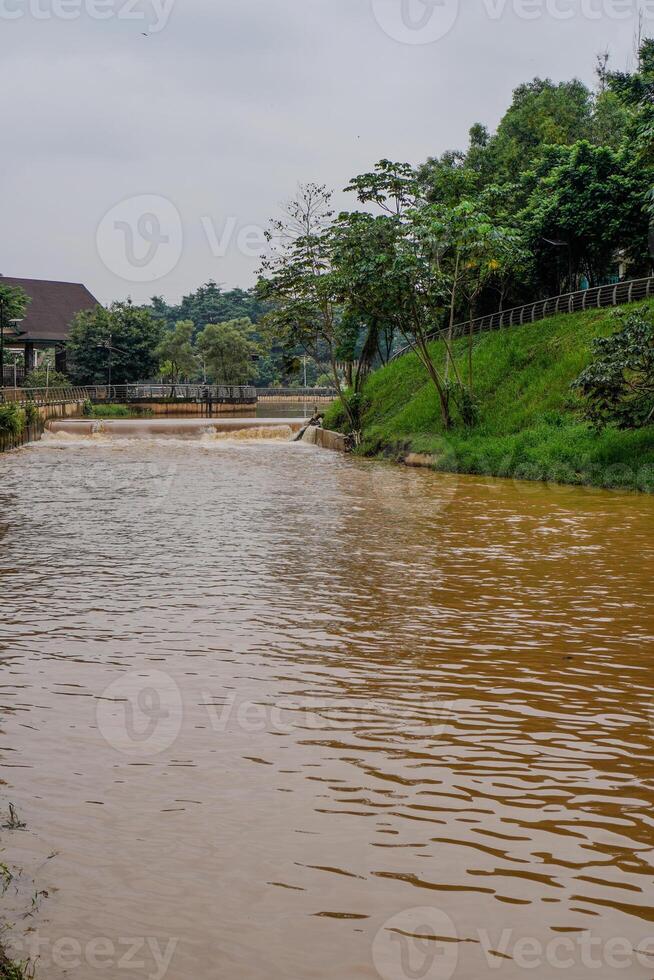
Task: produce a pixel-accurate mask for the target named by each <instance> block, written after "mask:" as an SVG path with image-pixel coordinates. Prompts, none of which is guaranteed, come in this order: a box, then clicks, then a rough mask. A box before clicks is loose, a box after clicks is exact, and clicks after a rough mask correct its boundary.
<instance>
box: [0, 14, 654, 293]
mask: <svg viewBox="0 0 654 980" xmlns="http://www.w3.org/2000/svg"><path fill="white" fill-rule="evenodd" d="M641 5H642V6H643V7H644V13H645V31H646V33H654V2H653V0H644V2H643V0H641ZM637 9H638V0H461V2H460V4H459V3H458V2H457V0H429V2H428V3H427V2H426V0H234V2H227V0H0V31H2V39H3V48H2V50H3V58H2V63H1V65H0V92H1V93H2V95H1V100H2V110H3V111H2V119H3V140H2V143H3V149H2V154H1V155H0V174H1V181H2V182H1V188H2V192H1V193H2V225H3V232H4V233H3V235H2V240H1V245H0V249H1V255H0V273H2V274H4V275H12V276H25V277H36V278H44V279H64V280H73V281H83V282H85V283H86V284H87V285H88V287H89V288H90V289H91V290H92V292H94V294H95V295H96V296H97V297H98V299H100V300H101V301H103V302H105V301H109V300H111V299H117V298H124V297H126V296H127V295H131V296H132V297H133V298H134V299H136V300H145V299H147V298H148V297H150V296H151V295H153V294H154V293H161V294H163V295H164V296H165V297H166V298H168V299H169V300H171V301H173V300H176V299H178V298H179V297H180V296H181V295H182V294H183V293H185V292H188V291H190V290H191V289H192V288H194V287H195V286H197V285H198V284H200V283H202V282H204V281H206V280H207V279H209V278H214V279H216V280H218V281H219V282H222V283H225V285H226V286H229V287H231V286H235V285H240V286H244V287H246V286H249V285H251V284H252V283H253V281H254V273H255V270H256V268H257V265H258V261H257V259H256V252H257V249H258V246H259V234H258V232H257V231H256V229H257V227H261V226H263V225H264V224H265V222H266V219H267V218H268V217H269V216H270V215H272V214H274V213H275V212H276V210H277V208H278V205H279V203H280V202H281V201H283V200H284V199H285V198H287V197H288V196H290V194H291V193H292V192H293V189H294V188H295V186H296V184H297V182H298V181H308V180H316V181H319V182H325V183H327V184H329V185H330V186H333V187H334V188H342V187H343V186H344V184H345V183H346V182H347V180H348V178H349V177H350V176H351V175H353V174H355V173H359V172H361V171H363V170H365V169H368V168H369V167H370V165H371V164H372V163H373V162H374V161H375V160H377V159H379V158H380V157H382V156H386V157H391V158H394V159H402V160H409V161H412V162H418V161H421V160H423V159H424V158H425V157H426V156H428V155H432V154H437V153H440V152H442V151H443V150H445V149H448V148H451V147H458V146H462V145H464V144H465V141H466V134H467V131H468V129H469V127H470V125H471V124H472V123H473V122H474V121H476V120H481V121H483V122H485V123H486V124H488V125H489V126H491V127H493V126H494V125H496V123H497V121H498V119H499V117H500V115H501V113H502V111H503V110H504V109H505V108H506V106H507V104H508V102H509V100H510V96H511V91H512V89H513V88H514V87H515V86H516V85H518V84H519V83H520V82H522V81H525V80H527V79H530V78H532V77H533V76H534V75H541V76H551V77H553V78H554V79H557V80H559V79H563V78H569V77H572V76H574V75H576V76H578V77H581V78H583V79H585V80H586V81H589V82H590V81H592V77H593V66H594V58H595V54H596V53H597V52H598V51H600V50H602V49H605V48H607V47H608V48H609V49H610V50H611V52H612V57H613V64H614V66H615V67H624V66H626V65H627V64H629V63H630V59H631V56H632V49H633V37H634V32H635V27H636V21H637ZM648 29H649V30H648ZM144 34H145V35H147V36H144ZM345 200H349V198H345Z"/></svg>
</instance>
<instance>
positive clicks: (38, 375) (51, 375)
mask: <svg viewBox="0 0 654 980" xmlns="http://www.w3.org/2000/svg"><path fill="white" fill-rule="evenodd" d="M23 385H24V387H25V388H70V380H69V379H68V377H67V376H66V375H65V374H62V373H61V371H55V370H54V368H47V367H45V366H41V367H38V368H36V369H35V370H34V371H30V373H29V374H28V375H27V377H26V378H25V381H24V382H23Z"/></svg>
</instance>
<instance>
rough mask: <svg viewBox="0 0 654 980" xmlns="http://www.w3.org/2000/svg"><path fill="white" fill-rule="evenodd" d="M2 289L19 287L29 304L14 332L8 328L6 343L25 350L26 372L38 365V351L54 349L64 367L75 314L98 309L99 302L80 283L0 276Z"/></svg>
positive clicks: (59, 364) (61, 365)
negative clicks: (65, 351)
mask: <svg viewBox="0 0 654 980" xmlns="http://www.w3.org/2000/svg"><path fill="white" fill-rule="evenodd" d="M0 286H19V287H20V288H21V289H23V290H24V291H25V293H27V295H28V296H29V299H30V302H29V303H28V305H27V312H26V314H25V318H24V319H23V320H22V321H21V323H20V324H18V325H17V327H16V329H15V331H12V330H11V329H7V327H6V326H5V340H6V343H7V345H8V346H10V347H12V348H21V347H22V348H23V349H24V351H25V371H31V370H32V369H33V368H34V367H35V366H36V352H37V350H38V349H42V350H43V349H47V348H50V349H51V348H54V349H55V351H56V357H57V362H58V365H57V366H58V367H59V369H60V370H62V369H64V367H65V356H64V345H65V343H66V341H67V339H68V334H69V332H70V326H71V323H72V322H73V319H74V317H75V314H77V313H80V312H82V310H92V309H94V308H95V307H96V306H99V305H100V304H99V303H98V301H97V299H96V298H95V296H93V295H92V293H90V292H89V291H88V289H87V288H86V286H83V285H82V283H80V282H50V280H48V279H16V278H14V277H13V276H0Z"/></svg>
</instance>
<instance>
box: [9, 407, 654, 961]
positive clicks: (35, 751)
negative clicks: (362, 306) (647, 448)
mask: <svg viewBox="0 0 654 980" xmlns="http://www.w3.org/2000/svg"><path fill="white" fill-rule="evenodd" d="M275 414H277V412H275ZM0 470H1V471H2V476H3V479H2V484H1V486H2V488H3V489H2V490H0V595H1V603H2V623H1V627H0V629H1V632H0V636H1V637H2V644H1V654H0V655H1V657H2V662H3V668H4V669H3V674H2V699H1V703H2V706H3V707H2V715H3V719H2V720H3V724H2V728H3V730H4V734H3V737H2V749H1V757H2V762H3V775H4V778H5V780H6V781H7V784H8V785H7V786H6V787H3V793H2V794H1V795H2V800H3V806H4V808H6V802H4V801H8V800H12V801H13V802H15V803H16V806H17V808H18V812H19V814H20V815H21V817H22V819H24V820H25V821H26V822H27V825H28V827H27V830H26V831H22V832H9V831H2V844H3V847H4V848H5V850H4V852H3V854H2V856H1V857H0V860H1V861H5V860H7V861H11V862H12V863H14V864H15V865H19V866H22V867H23V868H24V869H25V876H26V883H25V884H24V886H21V887H23V891H24V894H16V893H15V892H14V891H10V892H8V894H7V896H6V899H7V901H9V903H10V907H11V908H14V907H15V908H16V909H17V908H18V906H19V904H20V901H24V903H27V906H28V907H29V901H30V896H31V894H32V893H34V892H43V891H46V892H48V897H45V896H41V897H40V898H39V900H38V901H37V902H36V906H35V911H33V914H30V916H29V918H28V919H21V920H20V921H19V922H18V923H17V926H16V928H15V930H14V931H13V936H14V940H15V942H16V951H18V952H20V951H21V950H29V949H33V944H34V941H35V937H36V938H37V939H38V940H39V943H40V956H41V967H40V975H41V976H43V977H47V978H48V980H60V978H64V977H66V978H74V980H93V978H94V977H96V976H97V977H101V976H105V977H106V976H110V977H111V978H112V980H114V978H116V977H125V978H128V980H132V978H138V977H158V978H162V977H164V976H165V977H166V978H168V980H191V978H193V980H209V978H223V977H224V978H229V980H254V978H256V980H259V978H261V980H264V978H265V980H271V978H293V980H308V978H330V980H331V978H334V980H336V978H339V980H359V978H375V977H382V978H384V980H409V978H412V980H415V978H416V977H417V978H420V980H425V978H426V980H432V978H437V980H450V978H452V977H455V978H460V980H476V978H479V977H483V976H494V975H495V974H497V975H498V976H500V977H507V978H516V977H523V976H526V975H529V976H535V977H539V978H550V977H552V976H558V975H563V976H565V977H573V978H577V977H586V976H588V977H601V978H607V980H608V978H613V977H615V976H626V977H629V978H632V977H635V978H651V977H652V976H654V939H652V938H650V937H653V936H654V921H653V920H654V913H653V912H652V904H653V903H652V898H653V867H654V850H653V848H654V837H653V833H652V806H653V804H654V762H653V761H652V760H653V758H654V729H653V723H654V709H653V707H652V704H653V702H652V693H653V690H654V671H653V668H652V649H653V639H654V637H653V634H654V614H653V612H652V591H653V590H652V558H653V552H654V543H653V538H652V527H653V518H654V500H652V499H651V498H645V497H637V496H627V495H619V494H611V493H603V492H594V491H583V490H579V489H568V488H546V487H542V486H538V485H528V484H522V485H519V484H513V483H510V482H502V481H493V480H482V479H476V478H462V477H455V476H439V475H435V474H431V473H425V472H418V471H415V472H414V471H405V470H401V469H399V468H393V467H389V466H386V465H383V464H375V463H365V462H358V461H356V460H353V459H351V458H343V457H340V456H338V455H336V454H332V453H328V452H323V451H320V450H317V449H314V448H313V447H308V446H303V445H301V444H299V445H293V444H287V443H284V442H279V441H278V442H261V443H258V442H251V441H248V442H241V443H239V442H237V441H231V440H226V441H225V440H223V441H214V442H213V443H211V444H210V445H207V444H203V443H201V442H192V443H188V442H187V443H184V442H182V441H179V440H175V439H172V440H167V439H165V438H162V439H159V440H157V439H152V440H144V441H141V442H139V443H138V444H135V443H128V442H126V441H122V440H117V441H115V442H108V443H101V442H97V441H95V442H94V440H92V439H86V440H84V439H79V440H75V439H70V440H68V441H67V442H66V441H65V440H61V441H60V442H54V443H53V442H51V441H50V442H48V441H45V442H42V443H40V444H38V445H36V446H33V447H29V448H27V449H25V450H22V451H20V452H17V453H13V454H9V455H7V456H4V457H3V458H2V459H0ZM3 532H4V536H3ZM27 880H28V881H29V889H30V891H29V892H28V891H27V889H28V884H27ZM32 881H33V882H34V884H32ZM19 891H20V889H19ZM62 941H63V945H62ZM30 943H31V944H32V946H30V945H29V944H30ZM130 943H131V946H130ZM103 964H104V969H103V968H102V965H103ZM561 964H564V966H562V965H561ZM565 964H567V965H565ZM616 964H622V965H616Z"/></svg>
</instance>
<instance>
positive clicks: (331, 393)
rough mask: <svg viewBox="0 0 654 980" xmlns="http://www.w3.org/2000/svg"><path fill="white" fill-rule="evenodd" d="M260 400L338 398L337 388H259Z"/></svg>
mask: <svg viewBox="0 0 654 980" xmlns="http://www.w3.org/2000/svg"><path fill="white" fill-rule="evenodd" d="M256 391H257V396H258V398H259V400H260V401H261V399H263V400H264V401H265V400H266V399H269V398H303V399H306V400H307V401H311V399H312V398H336V389H335V388H257V389H256Z"/></svg>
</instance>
